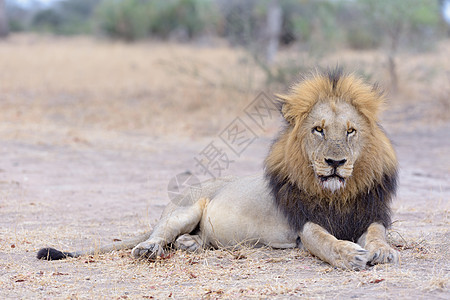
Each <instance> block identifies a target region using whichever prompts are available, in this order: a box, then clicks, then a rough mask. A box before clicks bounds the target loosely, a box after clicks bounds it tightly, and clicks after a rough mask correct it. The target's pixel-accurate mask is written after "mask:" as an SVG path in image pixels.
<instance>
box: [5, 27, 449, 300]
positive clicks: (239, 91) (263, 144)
mask: <svg viewBox="0 0 450 300" xmlns="http://www.w3.org/2000/svg"><path fill="white" fill-rule="evenodd" d="M449 50H450V44H449V43H448V42H444V43H442V44H441V45H440V46H439V48H438V49H436V51H435V52H433V53H429V54H422V55H420V56H412V55H404V56H402V57H400V58H399V59H400V60H399V63H398V64H399V72H400V78H401V87H400V92H399V94H397V95H391V96H392V97H391V100H390V103H389V106H390V109H389V111H388V112H387V114H386V115H385V118H384V121H385V122H384V123H385V125H386V127H387V129H388V131H389V133H391V134H392V136H393V138H394V142H395V143H396V148H397V151H398V153H399V157H400V163H401V173H400V177H401V187H400V192H399V195H398V198H397V199H396V201H395V202H394V212H395V214H394V220H396V222H395V223H394V226H393V231H392V232H391V233H390V235H389V238H390V242H391V244H392V245H393V246H394V247H396V248H397V249H398V250H399V251H400V254H401V255H400V256H401V264H400V265H398V266H391V265H379V266H374V267H371V268H368V269H367V270H365V271H362V272H353V271H342V270H337V269H333V268H331V267H330V266H329V265H327V264H325V263H323V262H321V261H320V260H318V259H316V258H314V257H312V256H311V255H310V254H309V253H307V252H304V251H302V250H299V249H292V250H273V249H249V248H244V249H241V250H239V251H226V250H215V251H210V250H205V251H202V252H200V253H197V254H189V253H185V252H170V254H169V255H168V256H167V257H165V258H164V259H161V260H159V261H157V262H142V261H135V260H133V259H131V258H130V256H129V252H127V251H122V252H114V253H111V254H107V255H100V256H95V257H81V258H77V259H68V260H66V261H55V262H44V261H37V260H36V259H35V252H36V251H37V250H38V249H39V248H40V247H42V246H45V245H49V246H54V247H57V248H63V249H67V250H73V249H76V248H79V247H88V246H95V245H99V244H100V243H104V242H108V241H111V240H112V239H114V238H121V239H122V238H125V237H127V236H130V235H134V233H135V232H136V231H139V232H141V231H143V230H145V229H147V228H148V225H147V224H148V222H150V223H152V224H154V222H155V221H156V219H157V218H158V216H159V214H160V212H161V210H162V208H163V206H164V204H165V203H166V201H167V200H161V199H167V195H166V190H165V189H166V186H167V182H168V180H169V179H170V178H171V176H173V175H174V174H176V173H177V172H178V171H179V170H186V169H189V168H191V167H192V157H193V156H194V155H195V154H196V153H198V151H200V150H201V149H202V148H203V147H204V146H205V145H206V144H207V143H208V142H209V141H210V140H211V139H212V138H213V137H214V135H216V134H217V132H219V131H220V130H221V129H223V128H224V126H226V125H227V124H228V122H230V121H231V120H232V119H233V118H234V117H235V116H236V115H239V114H240V113H242V108H243V107H245V106H246V105H247V104H248V103H249V102H250V101H251V100H252V99H253V97H255V96H256V95H257V93H258V92H259V91H260V90H264V88H262V86H263V84H264V78H263V73H262V72H261V71H260V70H259V69H258V68H257V67H256V66H254V65H253V64H252V63H251V62H250V61H249V60H248V55H247V54H246V53H245V52H243V51H241V50H238V49H230V48H227V47H224V46H221V47H214V48H211V47H198V46H190V45H178V44H161V43H142V44H122V43H112V42H107V41H94V40H91V39H89V38H73V39H63V38H61V39H59V38H58V39H55V38H51V37H48V38H43V37H35V36H23V35H22V36H13V37H12V38H10V39H9V40H8V41H6V42H1V43H0V57H2V58H3V59H1V60H0V139H1V147H0V151H1V152H0V269H1V270H2V272H0V298H5V299H6V298H38V299H39V298H44V299H96V298H105V299H111V298H113V299H127V298H130V299H134V298H139V299H142V298H144V299H151V298H168V297H173V298H192V299H198V298H211V299H216V298H233V299H234V298H242V297H245V298H269V297H270V298H272V297H275V298H283V299H284V298H299V297H301V298H319V299H321V298H350V297H355V298H383V299H391V298H395V299H411V298H414V299H416V298H419V299H420V298H421V299H430V298H433V299H448V297H449V293H448V279H449V278H448V277H449V267H448V266H449V265H448V261H449V258H450V257H449V254H448V249H449V248H450V245H449V242H448V241H449V232H448V228H449V227H448V226H449V204H448V199H449V196H450V190H449V186H448V178H449V177H448V174H449V171H450V169H449V165H450V164H449V161H448V152H449V150H450V145H449V141H450V136H449V129H450V125H449V116H450V112H449V109H448V108H449V94H448V93H449V90H448V79H449V72H450V62H449V61H448V58H447V57H448V53H449ZM292 55H293V53H289V52H283V53H281V54H280V58H279V59H280V60H283V59H284V58H286V57H290V56H292ZM304 55H306V54H304ZM383 57H384V56H383V54H382V53H379V52H364V53H355V52H347V51H343V52H341V53H336V54H333V55H329V56H327V57H325V58H324V60H323V61H321V64H322V65H326V64H331V65H334V64H335V62H336V61H339V62H340V63H341V64H342V65H345V66H347V67H348V68H349V69H354V68H355V69H356V68H357V69H359V70H362V71H363V72H364V73H365V74H368V75H370V76H369V77H371V78H372V79H377V80H380V81H382V82H383V80H384V79H385V78H386V74H385V72H384V65H383V64H384V62H383ZM430 125H432V126H430ZM275 130H276V129H273V130H272V131H270V132H266V133H263V136H262V138H261V139H260V140H259V142H258V143H257V144H256V146H255V147H253V148H249V150H248V153H246V155H244V157H241V158H240V160H239V165H236V169H237V170H238V171H237V174H245V173H249V172H255V171H258V170H259V169H260V159H259V158H258V157H263V156H264V155H265V153H266V149H267V147H268V145H269V144H270V138H269V136H271V135H273V132H274V131H275ZM255 158H258V160H256V159H255Z"/></svg>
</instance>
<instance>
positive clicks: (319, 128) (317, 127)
mask: <svg viewBox="0 0 450 300" xmlns="http://www.w3.org/2000/svg"><path fill="white" fill-rule="evenodd" d="M313 131H316V132H318V133H320V134H322V133H323V128H322V127H320V126H316V127H314V128H313Z"/></svg>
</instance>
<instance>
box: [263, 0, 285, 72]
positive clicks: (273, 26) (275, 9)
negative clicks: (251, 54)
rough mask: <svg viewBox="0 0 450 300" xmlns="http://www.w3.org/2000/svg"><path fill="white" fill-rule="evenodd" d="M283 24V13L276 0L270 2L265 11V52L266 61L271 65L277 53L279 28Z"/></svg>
mask: <svg viewBox="0 0 450 300" xmlns="http://www.w3.org/2000/svg"><path fill="white" fill-rule="evenodd" d="M282 23H283V11H282V10H281V6H280V3H278V0H272V1H271V2H270V5H269V8H268V11H267V29H266V33H267V52H266V60H267V63H268V64H271V63H272V62H273V61H274V59H275V56H276V54H277V52H278V45H279V42H280V34H281V26H282Z"/></svg>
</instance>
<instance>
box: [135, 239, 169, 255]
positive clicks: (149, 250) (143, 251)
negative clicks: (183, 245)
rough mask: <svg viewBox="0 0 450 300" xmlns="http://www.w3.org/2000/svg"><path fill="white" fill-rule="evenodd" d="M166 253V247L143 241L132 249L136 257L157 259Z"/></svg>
mask: <svg viewBox="0 0 450 300" xmlns="http://www.w3.org/2000/svg"><path fill="white" fill-rule="evenodd" d="M163 254H164V249H163V247H161V246H160V245H159V244H156V243H150V242H142V243H140V244H139V245H137V246H136V247H134V248H133V250H131V255H132V256H133V257H134V258H146V259H156V258H157V257H158V256H162V255H163Z"/></svg>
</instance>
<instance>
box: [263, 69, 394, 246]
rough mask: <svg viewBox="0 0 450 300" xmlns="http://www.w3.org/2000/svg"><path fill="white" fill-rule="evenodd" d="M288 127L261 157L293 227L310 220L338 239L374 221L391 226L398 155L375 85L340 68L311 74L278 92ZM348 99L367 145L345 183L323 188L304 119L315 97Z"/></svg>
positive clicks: (352, 237)
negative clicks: (384, 123) (330, 189)
mask: <svg viewBox="0 0 450 300" xmlns="http://www.w3.org/2000/svg"><path fill="white" fill-rule="evenodd" d="M278 98H279V100H280V101H281V104H282V106H281V111H282V114H283V116H284V118H285V119H286V121H287V122H286V126H285V128H284V129H283V130H282V132H281V133H280V135H279V136H278V138H277V139H276V140H275V142H274V143H273V145H272V147H271V149H270V152H269V154H268V156H267V158H266V161H265V175H266V178H267V179H268V181H269V185H270V188H271V190H272V193H273V195H274V197H275V202H276V205H277V206H278V208H279V209H280V210H281V211H282V212H283V213H284V214H285V215H286V217H287V219H288V221H289V223H290V225H291V227H293V228H294V229H295V230H302V228H303V225H304V224H305V223H306V222H308V221H311V222H314V223H316V224H319V225H321V226H322V227H324V228H325V229H327V230H328V231H329V232H330V233H331V234H333V235H334V236H335V237H336V238H338V239H345V240H350V241H356V240H357V239H358V238H359V237H360V236H361V235H362V234H363V233H364V232H365V231H366V230H367V228H368V226H369V225H370V224H371V223H372V222H380V223H381V224H383V225H384V226H385V227H386V228H388V227H390V225H391V217H390V213H391V211H390V202H391V199H392V197H393V195H394V194H395V191H396V188H397V159H396V155H395V152H394V149H393V148H392V145H391V143H390V141H389V139H388V138H387V137H386V135H385V133H384V131H383V129H382V128H381V127H380V125H379V124H378V114H379V111H380V110H381V106H382V105H383V103H384V97H383V93H382V92H381V91H379V89H378V88H377V86H376V85H374V86H372V85H369V84H366V83H365V82H364V81H362V80H361V79H359V78H357V77H355V76H354V75H348V74H343V72H342V70H341V69H338V68H337V69H335V70H328V71H326V72H322V73H319V72H317V73H315V74H313V75H312V76H310V77H308V78H305V79H304V80H302V81H301V82H300V83H298V84H296V85H294V86H293V87H292V88H291V90H290V93H289V94H287V95H279V96H278ZM336 99H339V100H340V101H347V102H348V103H350V104H351V105H353V106H354V107H355V108H356V110H357V111H358V112H359V113H360V114H361V115H362V116H363V117H364V119H365V121H366V122H365V123H366V124H365V127H364V131H365V137H366V140H365V146H364V149H363V151H362V153H361V155H360V156H359V158H358V159H357V161H356V162H355V165H354V170H353V174H352V176H351V177H350V178H349V179H348V182H347V183H346V185H345V187H344V188H343V189H342V190H340V191H338V192H335V193H331V192H327V191H324V190H323V189H322V188H321V187H320V185H319V184H318V181H317V179H316V175H315V174H314V170H313V168H312V166H311V162H310V161H309V159H308V154H307V153H306V149H305V143H304V142H303V140H304V138H305V136H306V134H308V133H309V132H310V130H311V129H310V128H306V126H304V121H305V119H306V117H307V116H308V114H309V112H310V111H311V109H312V108H313V106H314V105H315V104H316V103H317V102H318V101H319V100H326V101H335V100H336Z"/></svg>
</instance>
